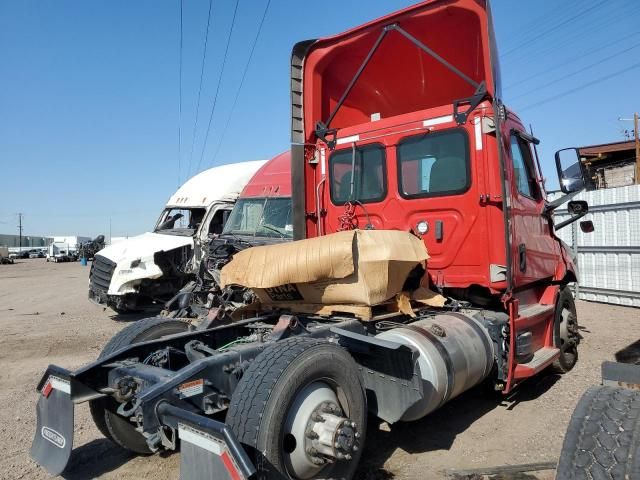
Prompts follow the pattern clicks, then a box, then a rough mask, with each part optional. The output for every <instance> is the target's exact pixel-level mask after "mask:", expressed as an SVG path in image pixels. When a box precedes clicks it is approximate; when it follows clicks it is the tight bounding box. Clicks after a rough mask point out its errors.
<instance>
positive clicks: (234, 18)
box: [196, 0, 240, 173]
mask: <svg viewBox="0 0 640 480" xmlns="http://www.w3.org/2000/svg"><path fill="white" fill-rule="evenodd" d="M239 3H240V0H236V6H235V8H234V9H233V18H232V19H231V28H230V29H229V35H228V36H227V45H226V47H225V49H224V57H223V58H222V67H221V68H220V75H219V76H218V85H217V86H216V93H215V95H214V97H213V105H212V106H211V114H210V115H209V124H208V125H207V133H206V134H205V136H204V143H203V144H202V152H201V153H200V159H199V160H198V166H197V167H196V173H197V172H199V171H200V165H201V164H202V158H203V157H204V152H205V150H206V149H207V142H208V141H209V131H210V130H211V122H212V120H213V113H214V112H215V110H216V102H217V101H218V92H219V91H220V84H221V83H222V75H223V73H224V67H225V65H226V63H227V55H228V53H229V44H230V43H231V35H233V27H234V25H235V24H236V13H238V4H239Z"/></svg>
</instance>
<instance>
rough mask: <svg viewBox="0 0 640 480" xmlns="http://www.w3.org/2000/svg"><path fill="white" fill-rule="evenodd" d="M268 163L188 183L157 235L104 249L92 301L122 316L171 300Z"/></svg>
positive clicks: (93, 276)
mask: <svg viewBox="0 0 640 480" xmlns="http://www.w3.org/2000/svg"><path fill="white" fill-rule="evenodd" d="M264 163H265V161H263V160H257V161H251V162H242V163H233V164H228V165H222V166H220V167H214V168H210V169H209V170H205V171H204V172H201V173H199V174H198V175H196V176H194V177H192V178H190V179H189V180H187V181H186V182H185V183H184V185H182V186H181V187H180V188H179V189H178V191H177V192H176V193H174V194H173V195H172V196H171V198H169V201H168V202H167V205H166V206H165V208H164V209H163V211H162V213H161V214H160V218H159V219H158V221H157V223H156V226H155V228H154V230H153V232H147V233H143V234H142V235H138V236H136V237H130V238H128V239H126V240H123V241H121V242H118V243H115V244H112V245H109V246H108V247H106V248H104V249H102V250H100V251H99V252H98V253H97V254H96V255H95V257H94V260H93V263H92V266H91V272H90V275H89V299H91V300H92V301H94V302H96V303H101V304H106V305H108V306H109V307H111V308H113V309H114V310H115V311H117V312H125V311H130V310H135V309H137V308H140V307H143V306H145V305H148V304H151V303H153V302H158V301H165V300H167V299H169V298H171V296H173V295H174V294H175V293H176V292H178V291H179V290H180V288H182V286H183V285H184V284H185V283H186V282H187V281H188V280H189V277H190V276H191V274H192V273H197V271H198V269H199V267H200V258H201V254H200V252H198V251H197V250H199V249H198V248H197V247H196V248H195V249H196V255H194V247H195V246H196V245H200V244H201V242H203V241H205V240H207V239H208V238H209V236H213V235H217V234H220V233H221V232H222V228H223V227H224V223H225V221H226V219H227V217H228V215H229V212H230V211H231V209H232V208H233V205H234V203H235V201H236V199H237V198H238V195H239V194H240V192H241V191H242V189H243V188H244V186H245V185H246V184H247V182H248V181H249V180H250V179H251V177H252V176H253V175H254V174H255V173H256V171H257V170H258V169H259V168H260V167H261V166H262V165H264Z"/></svg>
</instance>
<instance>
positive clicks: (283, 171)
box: [240, 150, 291, 198]
mask: <svg viewBox="0 0 640 480" xmlns="http://www.w3.org/2000/svg"><path fill="white" fill-rule="evenodd" d="M290 196H291V152H290V151H289V150H287V151H286V152H282V153H281V154H279V155H276V156H275V157H273V158H272V159H271V160H269V161H268V162H267V163H265V164H264V165H263V166H262V167H260V170H258V171H257V172H256V174H255V175H254V176H253V178H252V179H251V180H249V183H247V185H246V187H244V190H242V193H241V194H240V198H253V197H290Z"/></svg>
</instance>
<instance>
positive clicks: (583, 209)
mask: <svg viewBox="0 0 640 480" xmlns="http://www.w3.org/2000/svg"><path fill="white" fill-rule="evenodd" d="M567 210H569V213H570V214H571V215H580V216H582V215H586V214H587V212H589V204H588V203H587V202H585V201H584V200H572V201H571V202H569V203H568V204H567Z"/></svg>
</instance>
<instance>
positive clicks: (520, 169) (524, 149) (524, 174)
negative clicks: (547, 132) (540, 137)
mask: <svg viewBox="0 0 640 480" xmlns="http://www.w3.org/2000/svg"><path fill="white" fill-rule="evenodd" d="M511 158H512V159H513V174H514V181H515V184H516V186H517V187H518V191H519V192H520V193H521V194H522V195H525V196H527V197H529V198H537V189H536V181H535V178H534V177H533V175H532V174H531V165H532V158H531V148H529V144H528V143H527V142H525V141H524V140H522V139H521V138H520V137H518V136H517V135H511Z"/></svg>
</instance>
